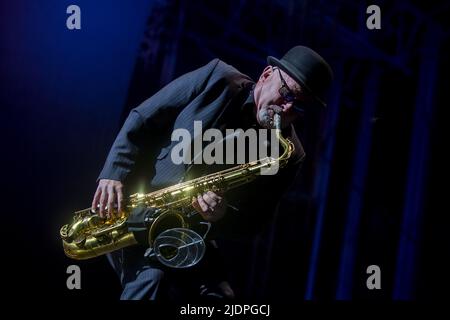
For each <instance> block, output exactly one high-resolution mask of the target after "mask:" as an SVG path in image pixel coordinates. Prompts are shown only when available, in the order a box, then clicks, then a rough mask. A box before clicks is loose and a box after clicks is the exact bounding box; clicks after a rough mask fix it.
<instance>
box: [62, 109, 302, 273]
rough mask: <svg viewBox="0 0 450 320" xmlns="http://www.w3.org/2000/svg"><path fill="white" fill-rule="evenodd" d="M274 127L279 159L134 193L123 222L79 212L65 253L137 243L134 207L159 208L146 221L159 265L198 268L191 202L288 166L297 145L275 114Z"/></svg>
mask: <svg viewBox="0 0 450 320" xmlns="http://www.w3.org/2000/svg"><path fill="white" fill-rule="evenodd" d="M273 122H274V127H275V129H276V137H277V139H278V140H279V142H280V145H281V146H282V150H283V153H282V154H281V155H280V156H279V157H278V158H277V159H274V158H271V157H267V158H264V159H262V160H256V161H252V162H249V163H246V164H242V165H238V166H236V167H233V168H231V169H226V170H223V171H219V172H216V173H213V174H209V175H206V176H203V177H199V178H196V179H193V180H190V181H186V182H183V183H179V184H176V185H174V186H170V187H167V188H164V189H161V190H158V191H154V192H150V193H147V194H139V193H136V194H133V195H131V196H130V197H129V199H128V200H129V201H128V203H127V205H126V206H125V209H124V210H123V211H122V212H121V213H120V216H119V217H112V218H108V219H106V218H101V217H100V216H99V215H98V214H95V213H93V212H91V209H90V208H88V209H84V210H81V211H77V212H75V215H74V218H73V221H72V223H70V224H66V225H64V226H63V227H62V228H61V230H60V236H61V239H62V242H63V247H64V252H65V254H66V255H67V256H68V257H70V258H73V259H77V260H83V259H90V258H93V257H97V256H100V255H103V254H106V253H109V252H112V251H115V250H118V249H121V248H125V247H128V246H131V245H135V244H138V240H137V239H136V236H135V234H134V232H133V231H130V230H129V225H128V223H127V219H128V218H129V216H130V213H131V212H132V211H133V210H134V209H135V208H137V207H140V206H144V207H151V208H155V209H157V210H156V211H154V213H153V214H152V215H150V216H148V217H147V218H146V225H147V227H148V228H147V230H148V237H147V238H146V241H147V245H148V246H149V248H150V249H154V252H156V255H157V257H158V258H159V260H160V261H162V262H163V263H165V264H166V265H168V266H171V267H187V266H191V265H193V264H195V263H196V262H198V260H200V259H201V257H202V256H203V252H204V243H202V241H203V239H202V237H201V236H199V235H197V234H196V232H194V231H192V230H190V227H191V226H190V223H189V220H188V217H187V214H186V213H187V211H189V210H188V209H191V210H190V212H192V206H191V201H192V197H193V196H196V195H198V194H202V193H203V192H206V191H214V192H217V191H220V192H226V191H227V190H230V189H233V188H236V187H239V186H241V185H244V184H246V183H248V182H250V181H252V180H253V179H255V178H256V177H257V176H258V175H260V172H261V170H262V169H264V168H268V167H270V166H272V165H278V166H279V168H282V167H284V166H285V165H286V163H287V161H288V159H289V158H290V156H291V154H292V152H293V151H294V145H293V143H292V142H291V141H290V140H289V139H285V138H283V137H282V135H281V117H280V115H278V114H275V116H274V119H273ZM167 239H168V240H167ZM174 239H175V240H174ZM166 241H168V242H166ZM202 246H203V247H202ZM165 247H167V248H169V249H170V248H172V249H173V248H174V247H175V251H174V250H165ZM167 248H166V249H167ZM186 248H188V249H189V250H191V251H190V252H185V256H183V257H179V256H178V257H175V256H176V255H177V252H178V251H181V250H182V249H186ZM186 250H187V249H186ZM192 250H194V251H195V252H193V251H192ZM154 254H155V253H154ZM189 254H190V255H197V257H196V258H192V257H190V258H187V257H186V255H189Z"/></svg>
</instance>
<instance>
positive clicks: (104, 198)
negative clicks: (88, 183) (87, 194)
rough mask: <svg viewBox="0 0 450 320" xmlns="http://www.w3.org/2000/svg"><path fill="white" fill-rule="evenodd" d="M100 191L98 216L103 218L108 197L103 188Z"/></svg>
mask: <svg viewBox="0 0 450 320" xmlns="http://www.w3.org/2000/svg"><path fill="white" fill-rule="evenodd" d="M100 192H101V193H102V194H101V196H100V202H99V205H100V210H99V214H100V217H102V218H103V217H104V216H105V215H104V212H105V207H106V201H107V200H108V199H107V193H106V190H105V188H102V189H101V191H100Z"/></svg>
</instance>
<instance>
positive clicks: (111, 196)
mask: <svg viewBox="0 0 450 320" xmlns="http://www.w3.org/2000/svg"><path fill="white" fill-rule="evenodd" d="M122 187H123V186H122V182H120V181H117V180H109V179H101V180H100V181H99V182H98V187H97V191H95V194H94V199H93V200H92V210H93V211H96V212H98V214H99V215H100V217H102V218H103V217H105V216H106V215H107V216H108V217H112V215H113V214H114V212H117V213H119V212H120V211H121V210H122V200H123V194H122ZM115 208H117V211H115V210H114V209H115ZM97 209H98V211H97Z"/></svg>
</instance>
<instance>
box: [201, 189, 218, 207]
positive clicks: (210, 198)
mask: <svg viewBox="0 0 450 320" xmlns="http://www.w3.org/2000/svg"><path fill="white" fill-rule="evenodd" d="M203 200H205V202H206V204H207V206H208V207H209V208H211V209H214V208H215V207H216V206H217V201H216V200H214V197H213V196H212V195H209V193H205V194H204V195H203Z"/></svg>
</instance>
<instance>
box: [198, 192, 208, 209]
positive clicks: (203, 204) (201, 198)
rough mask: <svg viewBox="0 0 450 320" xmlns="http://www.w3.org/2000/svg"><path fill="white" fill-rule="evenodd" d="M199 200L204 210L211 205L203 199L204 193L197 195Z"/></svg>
mask: <svg viewBox="0 0 450 320" xmlns="http://www.w3.org/2000/svg"><path fill="white" fill-rule="evenodd" d="M197 202H198V204H199V205H200V208H201V210H202V211H203V212H206V211H208V209H209V207H208V205H207V204H206V202H205V200H203V197H202V195H198V196H197Z"/></svg>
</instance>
